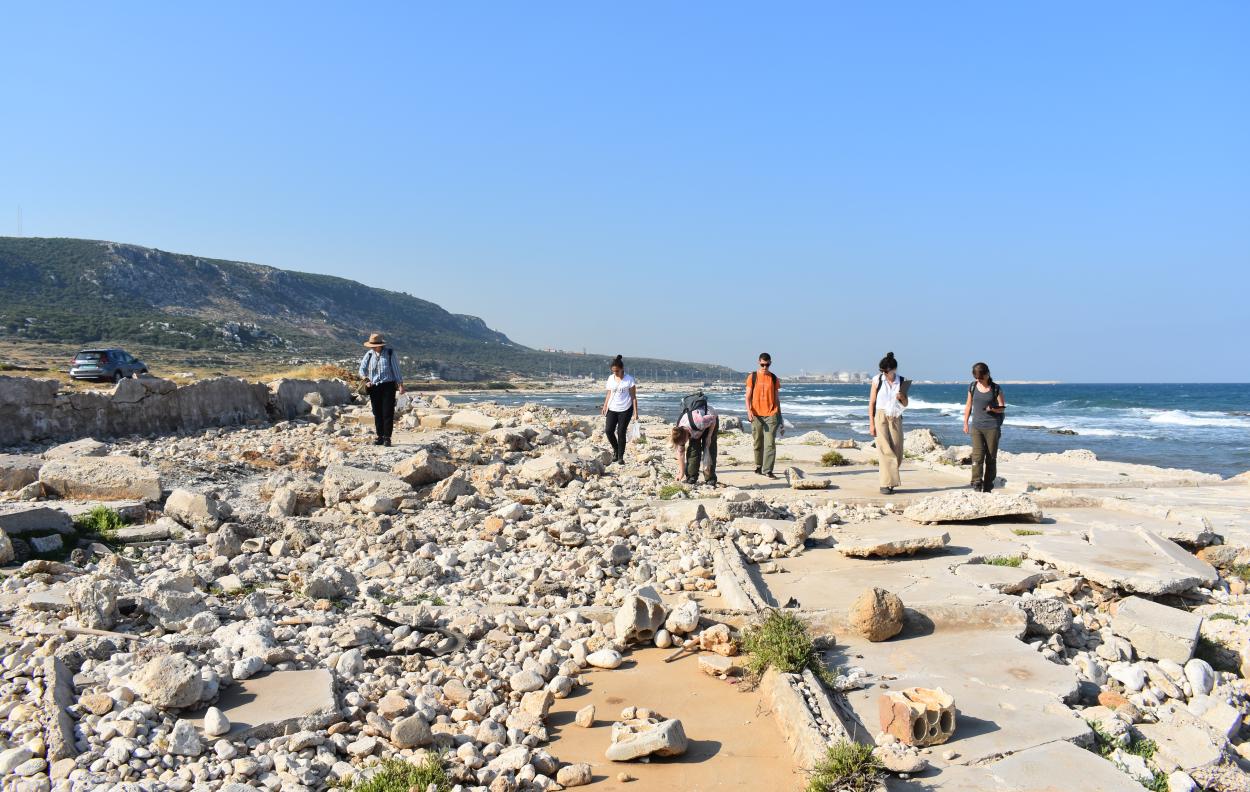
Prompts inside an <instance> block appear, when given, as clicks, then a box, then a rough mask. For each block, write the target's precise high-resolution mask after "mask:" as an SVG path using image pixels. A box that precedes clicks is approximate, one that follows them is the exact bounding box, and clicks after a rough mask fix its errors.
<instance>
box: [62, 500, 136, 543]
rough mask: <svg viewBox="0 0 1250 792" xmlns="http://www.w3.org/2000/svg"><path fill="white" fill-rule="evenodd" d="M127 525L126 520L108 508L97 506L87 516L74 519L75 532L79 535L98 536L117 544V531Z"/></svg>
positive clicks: (83, 515)
mask: <svg viewBox="0 0 1250 792" xmlns="http://www.w3.org/2000/svg"><path fill="white" fill-rule="evenodd" d="M125 524H126V520H125V518H123V517H122V516H121V514H119V513H118V512H117V511H116V510H114V509H110V508H109V507H107V506H96V507H95V508H94V509H92V510H91V511H89V512H87V513H86V514H80V515H78V516H77V517H76V518H74V530H76V531H77V532H78V533H79V534H82V535H84V536H98V537H100V538H101V539H103V540H104V541H105V542H116V541H117V529H118V528H121V527H123V526H124V525H125Z"/></svg>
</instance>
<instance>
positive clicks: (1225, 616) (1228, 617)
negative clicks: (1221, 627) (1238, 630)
mask: <svg viewBox="0 0 1250 792" xmlns="http://www.w3.org/2000/svg"><path fill="white" fill-rule="evenodd" d="M1207 621H1237V617H1236V616H1234V615H1233V614H1231V613H1212V614H1210V615H1209V616H1207Z"/></svg>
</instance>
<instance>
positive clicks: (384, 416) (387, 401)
mask: <svg viewBox="0 0 1250 792" xmlns="http://www.w3.org/2000/svg"><path fill="white" fill-rule="evenodd" d="M397 387H398V386H397V385H396V384H395V383H394V382H380V383H378V384H377V385H371V386H370V387H369V406H370V407H371V408H373V428H374V429H375V430H377V433H378V439H379V440H390V439H391V430H392V429H394V428H395V389H396V388H397Z"/></svg>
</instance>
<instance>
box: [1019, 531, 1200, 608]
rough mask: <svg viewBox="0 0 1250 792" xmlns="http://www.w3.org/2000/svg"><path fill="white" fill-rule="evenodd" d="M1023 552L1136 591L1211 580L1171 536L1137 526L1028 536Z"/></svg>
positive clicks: (1068, 570) (1187, 586) (1169, 588)
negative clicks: (1072, 534) (1126, 528)
mask: <svg viewBox="0 0 1250 792" xmlns="http://www.w3.org/2000/svg"><path fill="white" fill-rule="evenodd" d="M1025 545H1026V546H1027V547H1028V556H1029V558H1031V559H1033V560H1035V561H1043V562H1045V563H1047V564H1051V565H1053V566H1055V567H1056V568H1057V569H1059V570H1060V571H1061V572H1066V573H1068V574H1070V575H1081V576H1083V577H1085V578H1088V579H1089V580H1092V581H1094V582H1095V583H1098V584H1099V585H1102V586H1107V587H1109V588H1118V589H1124V590H1125V591H1132V592H1137V593H1140V594H1174V593H1177V592H1181V591H1186V590H1188V589H1191V588H1193V587H1194V586H1199V585H1211V584H1213V583H1214V582H1215V580H1216V571H1215V568H1214V567H1212V566H1211V565H1210V564H1208V563H1206V562H1205V561H1200V560H1198V559H1197V558H1195V557H1194V556H1192V555H1190V554H1189V553H1188V552H1187V551H1186V550H1185V549H1184V548H1183V547H1181V546H1180V545H1178V544H1176V543H1175V542H1172V541H1169V540H1167V539H1164V538H1163V537H1161V536H1159V535H1157V534H1155V533H1152V532H1151V531H1147V530H1143V529H1135V530H1113V529H1107V528H1099V527H1097V526H1091V527H1089V528H1088V529H1087V530H1086V533H1085V538H1082V537H1080V536H1079V535H1078V536H1071V535H1068V536H1063V535H1050V536H1036V537H1029V538H1028V539H1027V540H1026V542H1025Z"/></svg>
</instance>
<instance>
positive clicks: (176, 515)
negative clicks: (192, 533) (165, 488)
mask: <svg viewBox="0 0 1250 792" xmlns="http://www.w3.org/2000/svg"><path fill="white" fill-rule="evenodd" d="M165 514H166V516H168V517H172V518H173V519H175V520H177V521H178V522H180V523H182V524H183V525H185V526H187V527H188V528H191V529H193V530H196V531H199V532H200V533H208V532H209V531H214V530H216V529H217V526H218V525H220V524H221V504H219V503H218V502H217V498H215V497H213V496H212V495H209V494H206V493H202V492H193V491H191V490H187V489H181V488H179V489H176V490H174V491H173V492H171V493H169V499H168V500H166V501H165Z"/></svg>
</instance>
